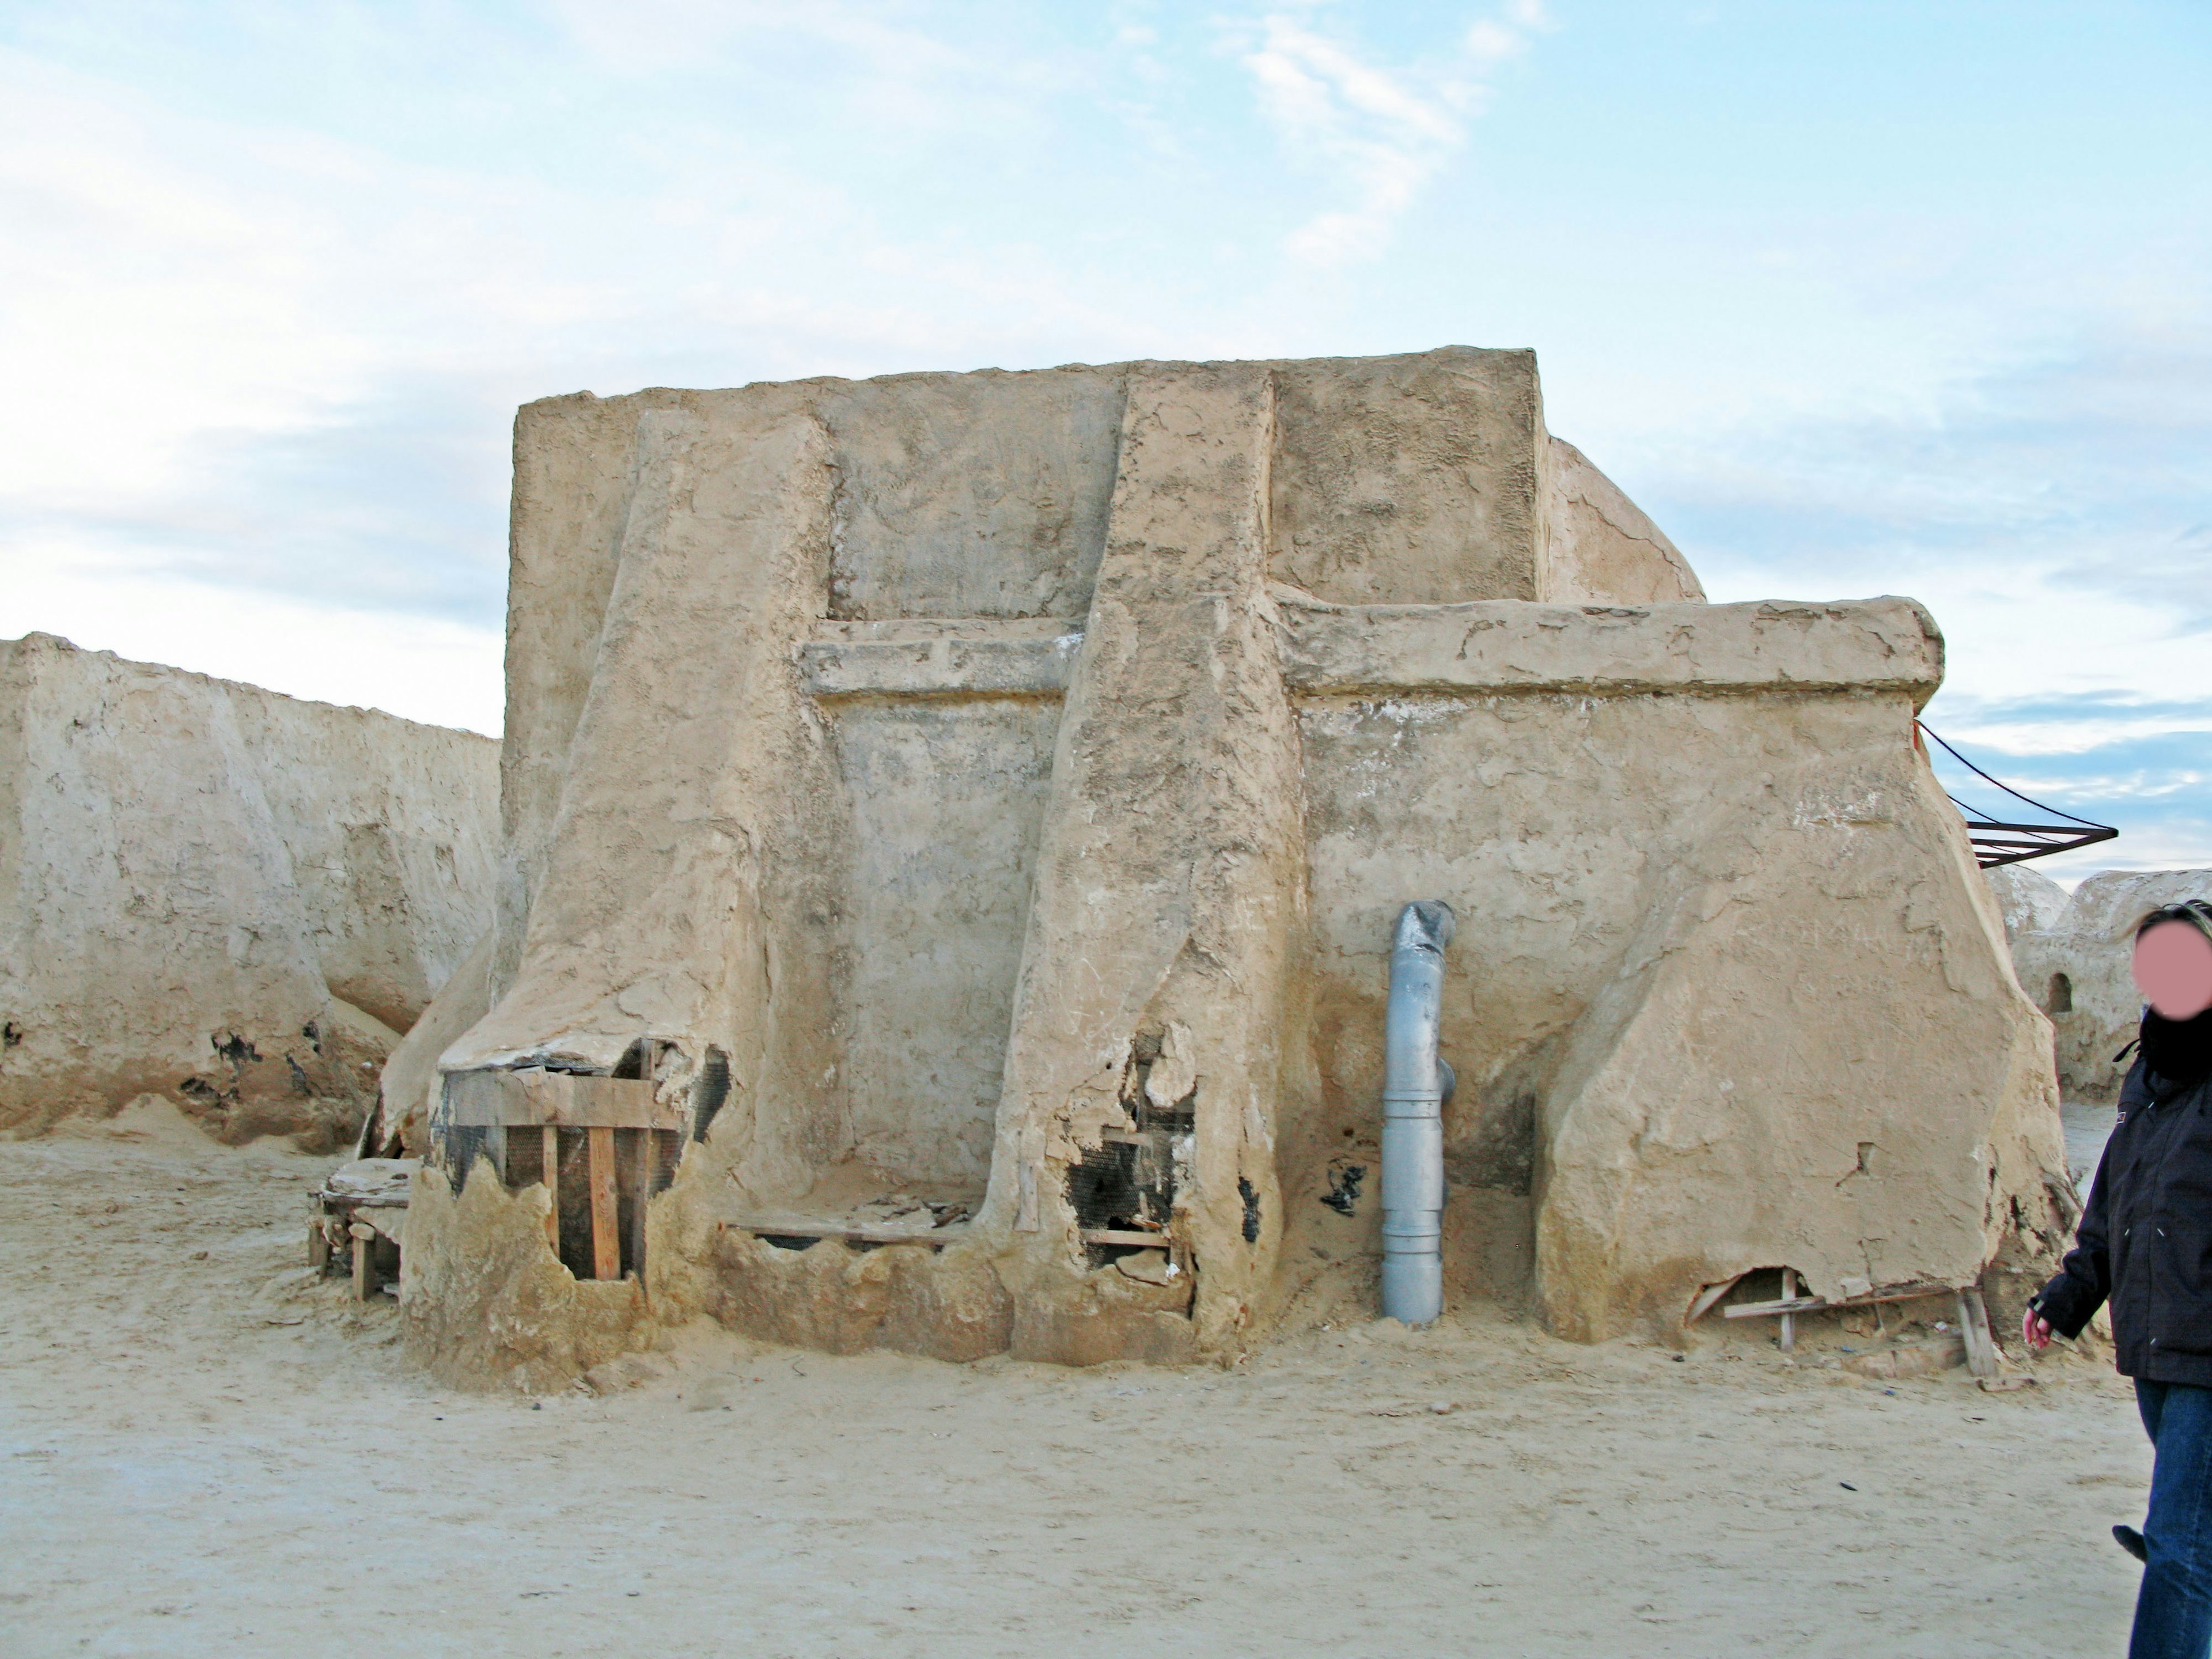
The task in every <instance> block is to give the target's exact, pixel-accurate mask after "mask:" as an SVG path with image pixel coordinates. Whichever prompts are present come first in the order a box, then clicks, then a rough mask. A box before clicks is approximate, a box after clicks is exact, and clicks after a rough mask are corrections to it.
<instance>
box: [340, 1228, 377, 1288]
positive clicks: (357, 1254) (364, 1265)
mask: <svg viewBox="0 0 2212 1659" xmlns="http://www.w3.org/2000/svg"><path fill="white" fill-rule="evenodd" d="M346 1231H347V1232H348V1233H349V1235H350V1236H351V1237H352V1238H353V1299H354V1300H355V1301H356V1302H366V1301H368V1297H369V1292H370V1291H373V1290H374V1289H375V1287H376V1285H375V1281H376V1269H375V1268H374V1267H373V1266H372V1265H371V1264H370V1262H369V1259H368V1258H369V1252H370V1251H371V1250H374V1249H375V1248H376V1229H375V1228H374V1227H372V1226H370V1225H368V1224H367V1223H366V1222H361V1221H356V1222H355V1223H353V1224H352V1225H350V1226H349V1227H348V1228H347V1229H346Z"/></svg>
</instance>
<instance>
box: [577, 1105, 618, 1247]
mask: <svg viewBox="0 0 2212 1659" xmlns="http://www.w3.org/2000/svg"><path fill="white" fill-rule="evenodd" d="M584 1139H585V1149H586V1161H587V1162H588V1164H590V1169H591V1173H590V1177H589V1179H590V1182H591V1194H592V1278H594V1279H620V1278H621V1277H622V1237H621V1235H620V1234H619V1233H618V1232H617V1231H616V1226H615V1218H616V1213H617V1212H616V1209H615V1132H614V1131H613V1130H612V1129H611V1128H600V1127H596V1126H594V1127H592V1128H588V1129H586V1130H585V1131H584Z"/></svg>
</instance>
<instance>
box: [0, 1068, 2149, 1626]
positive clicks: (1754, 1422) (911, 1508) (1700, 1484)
mask: <svg viewBox="0 0 2212 1659" xmlns="http://www.w3.org/2000/svg"><path fill="white" fill-rule="evenodd" d="M328 1167H329V1160H328V1159H326V1158H308V1157H304V1156H301V1154H298V1153H296V1152H291V1151H289V1149H286V1148H284V1147H283V1146H281V1145H280V1144H279V1143H276V1142H274V1141H269V1140H264V1141H262V1142H258V1143H257V1144H255V1145H253V1146H249V1147H246V1148H228V1147H223V1146H216V1145H215V1144H213V1143H212V1142H210V1140H208V1139H206V1138H205V1137H204V1135H202V1134H200V1133H199V1132H198V1131H197V1130H195V1129H193V1128H191V1127H189V1126H188V1125H187V1124H185V1122H184V1121H183V1120H182V1119H181V1118H179V1117H178V1116H176V1115H174V1113H173V1112H172V1111H169V1110H168V1109H158V1110H157V1109H150V1108H138V1109H132V1110H131V1111H129V1112H127V1113H125V1115H123V1116H122V1117H121V1118H118V1119H117V1120H115V1121H112V1122H111V1123H108V1124H79V1125H76V1126H73V1127H70V1128H69V1129H67V1130H65V1131H64V1133H59V1134H56V1135H52V1136H49V1137H46V1138H44V1139H35V1140H21V1141H15V1142H10V1143H4V1144H0V1261H4V1262H5V1264H6V1271H5V1273H0V1550H4V1557H5V1559H6V1561H7V1563H8V1565H9V1571H8V1572H7V1574H6V1577H5V1579H4V1581H0V1632H4V1633H5V1639H4V1641H0V1647H4V1649H5V1650H6V1651H7V1652H8V1653H9V1655H11V1656H15V1659H30V1656H43V1655H58V1654H70V1655H76V1654H93V1655H200V1654H208V1655H223V1656H250V1655H261V1654H269V1655H287V1656H292V1655H310V1654H342V1653H362V1654H378V1655H403V1654H404V1655H424V1656H431V1655H447V1654H451V1655H463V1654H466V1655H471V1656H495V1655H508V1654H512V1655H517V1656H522V1655H528V1656H533V1659H534V1656H548V1655H586V1654H590V1655H601V1654H608V1653H654V1654H665V1655H669V1656H685V1655H693V1654H731V1655H745V1656H759V1659H769V1656H816V1655H837V1656H843V1655H854V1656H863V1655H876V1654H884V1655H893V1654H896V1655H938V1654H944V1655H957V1656H961V1659H992V1656H1000V1655H1005V1656H1024V1659H1028V1656H1037V1655H1052V1656H1068V1659H1075V1656H1093V1655H1097V1656H1108V1655H1112V1656H1127V1655H1134V1654H1151V1653H1170V1652H1173V1653H1177V1654H1196V1655H1223V1656H1244V1655H1251V1656H1274V1655H1281V1654H1287V1653H1293V1652H1316V1653H1318V1652H1326V1653H1331V1654H1342V1655H1352V1656H1359V1655H1370V1654H1373V1655H1385V1654H1387V1655H1392V1656H1419V1655H1447V1654H1449V1655H1460V1654H1483V1655H1489V1654H1498V1655H1519V1654H1530V1655H1541V1656H1546V1659H1561V1656H1577V1655H1590V1656H1608V1659H1610V1656H1618V1655H1625V1654H1638V1655H1644V1654H1655V1655H1669V1654H1674V1655H1696V1656H1711V1655H1729V1656H1735V1655H1746V1654H1789V1655H1793V1656H1797V1655H1824V1654H1834V1655H1838V1656H1844V1655H1848V1656H1853V1659H1865V1656H1873V1655H1888V1654H1895V1655H1913V1656H1925V1655H1945V1656H1969V1655H1978V1654H2007V1655H2037V1654H2054V1655H2056V1654H2076V1653H2082V1652H2112V1651H2118V1650H2119V1649H2120V1648H2121V1647H2122V1646H2123V1645H2124V1641H2125V1632H2126V1628H2127V1621H2128V1616H2129V1611H2130V1605H2131V1601H2132V1596H2133V1593H2134V1587H2135V1569H2134V1566H2133V1564H2132V1563H2130V1561H2128V1560H2127V1559H2126V1558H2125V1557H2124V1556H2123V1555H2122V1554H2121V1553H2120V1552H2119V1551H2118V1548H2116V1547H2114V1546H2113V1545H2112V1542H2111V1541H2110V1539H2109V1537H2108V1535H2107V1528H2109V1527H2110V1525H2111V1524H2112V1522H2115V1521H2135V1520H2138V1519H2139V1518H2140V1516H2141V1510H2142V1498H2143V1492H2144V1489H2145V1482H2146V1480H2147V1477H2148V1470H2149V1467H2150V1460H2149V1457H2148V1451H2147V1449H2146V1448H2145V1446H2144V1445H2143V1443H2142V1436H2141V1433H2140V1431H2138V1429H2137V1427H2136V1423H2135V1420H2134V1412H2133V1407H2132V1401H2131V1398H2130V1395H2129V1393H2128V1391H2127V1389H2126V1386H2125V1384H2124V1383H2121V1382H2120V1381H2119V1380H2118V1379H2117V1378H2115V1377H2113V1376H2112V1375H2111V1373H2110V1371H2109V1370H2108V1369H2107V1368H2106V1367H2105V1366H2104V1365H2102V1364H2098V1363H2095V1362H2093V1360H2091V1359H2090V1358H2086V1357H2083V1356H2080V1355H2075V1356H2071V1357H2062V1358H2054V1359H2051V1360H2047V1361H2044V1362H2041V1363H2039V1364H2037V1365H2036V1366H2035V1367H2034V1370H2033V1375H2035V1376H2036V1377H2037V1379H2038V1380H2037V1385H2036V1386H2034V1387H2031V1388H2026V1389H2020V1390H2018V1391H2016V1392H2011V1393H2004V1394H1996V1395H1991V1394H1985V1393H1983V1392H1981V1391H1979V1390H1978V1389H1976V1388H1975V1387H1974V1386H1973V1385H1972V1383H1970V1382H1969V1381H1968V1380H1967V1379H1966V1372H1965V1371H1964V1370H1958V1369H1954V1370H1949V1371H1948V1372H1944V1373H1942V1374H1939V1375H1938V1376H1934V1377H1929V1378H1923V1379H1919V1380H1916V1381H1908V1382H1899V1383H1894V1384H1883V1383H1873V1382H1869V1381H1864V1380H1862V1379H1860V1378H1857V1377H1855V1376H1850V1374H1849V1373H1847V1372H1844V1371H1842V1370H1838V1369H1835V1368H1834V1362H1836V1361H1837V1360H1838V1344H1839V1343H1846V1344H1847V1343H1850V1341H1852V1340H1853V1339H1851V1338H1850V1336H1849V1335H1848V1334H1844V1333H1842V1332H1841V1331H1840V1330H1838V1329H1835V1328H1830V1329H1827V1330H1821V1329H1820V1328H1817V1326H1816V1325H1815V1324H1814V1322H1808V1330H1807V1332H1806V1334H1805V1336H1804V1338H1803V1340H1802V1344H1801V1352H1800V1354H1799V1355H1798V1363H1797V1364H1795V1365H1791V1364H1787V1363H1785V1362H1784V1358H1783V1357H1782V1356H1781V1355H1780V1354H1779V1353H1778V1352H1777V1351H1776V1349H1775V1347H1774V1346H1773V1342H1772V1331H1771V1327H1767V1326H1765V1325H1764V1323H1763V1322H1747V1323H1759V1325H1760V1328H1759V1330H1757V1331H1756V1332H1752V1331H1747V1330H1745V1329H1743V1328H1741V1326H1739V1327H1737V1328H1733V1329H1731V1330H1730V1331H1729V1333H1728V1337H1729V1340H1726V1341H1722V1340H1718V1339H1717V1338H1714V1339H1708V1340H1707V1343H1706V1346H1704V1347H1702V1348H1701V1349H1700V1350H1699V1352H1693V1353H1692V1354H1690V1355H1688V1356H1687V1357H1686V1358H1681V1359H1677V1358H1674V1357H1673V1355H1672V1354H1670V1353H1669V1352H1668V1351H1667V1350H1666V1349H1664V1348H1661V1347H1656V1346H1643V1345H1640V1344H1638V1343H1635V1342H1631V1341H1626V1340H1623V1341H1614V1342H1610V1343H1606V1344H1602V1345H1598V1346H1581V1345H1577V1344H1570V1343H1566V1342H1562V1341H1559V1340H1554V1339H1553V1338H1551V1337H1548V1336H1547V1335H1545V1334H1543V1333H1542V1332H1541V1328H1539V1327H1537V1326H1536V1325H1535V1324H1534V1323H1533V1322H1526V1321H1521V1320H1516V1319H1514V1318H1511V1317H1510V1316H1507V1315H1505V1314H1504V1313H1501V1312H1498V1311H1497V1310H1480V1311H1476V1312H1473V1313H1453V1314H1449V1315H1448V1316H1447V1317H1446V1318H1445V1320H1444V1321H1443V1322H1442V1323H1441V1324H1440V1325H1438V1326H1437V1327H1436V1328H1432V1329H1431V1330H1428V1331H1424V1332H1412V1331H1407V1330H1406V1329H1404V1328H1401V1327H1395V1326H1382V1325H1374V1324H1369V1323H1365V1322H1360V1323H1358V1324H1356V1325H1354V1326H1353V1327H1352V1328H1335V1329H1330V1330H1312V1331H1309V1332H1306V1333H1304V1334H1300V1335H1297V1336H1295V1337H1291V1338H1289V1339H1286V1340H1284V1341H1282V1342H1279V1343H1278V1344H1276V1345H1274V1346H1270V1347H1267V1348H1265V1349H1263V1350H1262V1351H1261V1352H1258V1353H1256V1354H1255V1355H1254V1356H1253V1357H1251V1358H1249V1359H1248V1360H1246V1361H1245V1362H1244V1363H1243V1364H1241V1365H1238V1366H1237V1367H1235V1368H1234V1369H1231V1370H1222V1369H1218V1368H1215V1367H1212V1366H1198V1367H1190V1368H1185V1369H1180V1370H1166V1369H1147V1368H1144V1367H1140V1366H1135V1365H1128V1364H1116V1365H1109V1366H1102V1367H1098V1368H1095V1369H1092V1370H1066V1369H1061V1368H1058V1367H1054V1366H1047V1365H1036V1364H1019V1363H1015V1362H1012V1361H1010V1360H1008V1359H1006V1358H1004V1357H1000V1358H993V1359H989V1360H985V1361H981V1362H979V1363H977V1364H971V1365H966V1366H956V1365H950V1364H939V1363H936V1362H933V1361H927V1360H920V1359H913V1358H905V1357H902V1356H896V1355H890V1354H884V1353H876V1354H869V1355H865V1356H861V1357H858V1358H842V1359H841V1358H829V1357H826V1356H824V1355H822V1354H819V1353H813V1352H802V1351H799V1350H795V1349H784V1348H775V1347H770V1346H763V1345H760V1344H757V1343H751V1342H746V1341H743V1340H738V1339H735V1338H732V1337H730V1336H728V1335H727V1334H721V1333H719V1332H715V1333H713V1334H709V1333H708V1330H707V1329H706V1328H695V1329H693V1330H692V1331H690V1332H687V1333H685V1334H683V1335H682V1336H680V1337H679V1339H678V1343H677V1346H676V1347H675V1348H674V1350H673V1351H672V1352H664V1353H658V1354H653V1355H647V1356H639V1357H636V1358H632V1359H629V1360H625V1361H623V1362H619V1363H618V1365H617V1367H616V1368H614V1370H612V1371H611V1372H610V1371H609V1370H602V1371H601V1372H599V1373H597V1374H595V1377H596V1381H597V1383H598V1384H599V1389H600V1390H601V1391H599V1392H596V1393H595V1392H592V1391H591V1390H590V1389H588V1388H586V1387H580V1388H578V1389H573V1390H570V1391H568V1392H565V1393H563V1394H562V1395H558V1396H556V1397H553V1398H549V1399H544V1400H541V1401H531V1400H528V1399H524V1398H520V1397H517V1396H513V1395H465V1394H460V1393H456V1392H452V1391H449V1390H447V1389H443V1388H441V1387H440V1386H438V1385H436V1384H435V1383H432V1382H430V1381H428V1380H427V1379H426V1377H425V1376H423V1374H422V1372H420V1371H419V1370H416V1368H414V1367H413V1366H411V1365H410V1364H408V1363H407V1362H406V1360H405V1359H404V1357H403V1356H402V1354H401V1353H400V1352H399V1350H398V1340H397V1336H398V1309H397V1308H396V1307H395V1306H393V1305H392V1304H391V1303H390V1301H389V1299H388V1298H386V1299H380V1300H379V1301H378V1302H376V1303H373V1304H368V1305H365V1306H364V1305H361V1304H354V1303H352V1302H351V1301H349V1299H348V1296H347V1290H346V1287H345V1285H343V1283H342V1282H341V1281H338V1280H335V1279H333V1280H328V1281H322V1280H318V1279H314V1278H313V1277H312V1276H311V1275H309V1274H308V1273H307V1272H306V1271H305V1270H304V1269H303V1267H302V1266H301V1261H302V1254H301V1238H302V1229H303V1217H304V1207H303V1205H304V1194H306V1192H307V1190H308V1188H310V1187H311V1186H313V1184H314V1183H315V1182H317V1181H318V1180H319V1177H320V1176H322V1175H323V1174H324V1173H325V1171H326V1170H327V1169H328Z"/></svg>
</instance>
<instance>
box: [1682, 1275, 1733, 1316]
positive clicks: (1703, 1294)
mask: <svg viewBox="0 0 2212 1659" xmlns="http://www.w3.org/2000/svg"><path fill="white" fill-rule="evenodd" d="M1743 1279H1744V1276H1743V1275H1742V1274H1741V1273H1738V1274H1737V1275H1736V1276H1735V1278H1734V1279H1723V1280H1721V1282H1720V1283H1719V1284H1717V1285H1706V1286H1705V1289H1704V1290H1702V1291H1699V1292H1698V1299H1697V1300H1696V1301H1694V1302H1692V1304H1690V1311H1689V1312H1687V1313H1686V1314H1684V1315H1683V1316H1682V1322H1683V1323H1684V1324H1685V1325H1694V1324H1696V1323H1697V1322H1699V1320H1700V1319H1703V1318H1704V1317H1705V1316H1706V1315H1707V1314H1709V1313H1711V1311H1712V1310H1713V1304H1715V1303H1716V1302H1717V1301H1719V1300H1720V1299H1721V1298H1722V1297H1724V1296H1726V1295H1727V1294H1728V1293H1729V1291H1732V1290H1734V1289H1735V1287H1736V1286H1737V1285H1741V1284H1742V1283H1743Z"/></svg>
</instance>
